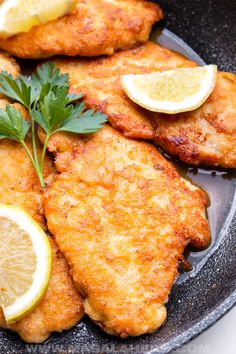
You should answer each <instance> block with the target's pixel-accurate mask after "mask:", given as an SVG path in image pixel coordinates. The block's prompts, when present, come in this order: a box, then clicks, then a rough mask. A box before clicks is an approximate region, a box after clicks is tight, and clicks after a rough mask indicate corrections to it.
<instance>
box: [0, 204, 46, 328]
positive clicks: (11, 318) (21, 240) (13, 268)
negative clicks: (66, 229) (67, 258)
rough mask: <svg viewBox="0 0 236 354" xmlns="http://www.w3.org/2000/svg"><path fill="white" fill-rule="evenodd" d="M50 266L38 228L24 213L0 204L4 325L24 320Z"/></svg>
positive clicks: (0, 297)
mask: <svg viewBox="0 0 236 354" xmlns="http://www.w3.org/2000/svg"><path fill="white" fill-rule="evenodd" d="M51 263H52V256H51V247H50V244H49V241H48V237H47V236H46V234H45V233H44V232H43V230H42V229H41V228H40V226H39V225H38V224H37V223H36V222H35V221H34V220H33V219H32V218H31V216H30V215H29V214H27V213H26V212H25V211H24V210H22V209H20V208H18V207H15V206H8V205H3V204H0V307H1V308H2V310H3V314H4V317H5V320H6V322H7V323H13V322H16V321H17V320H19V319H20V318H22V317H24V316H25V315H26V314H27V313H28V312H30V311H31V310H32V309H34V307H35V306H36V305H37V304H38V303H39V301H40V300H41V299H42V297H43V296H44V294H45V292H46V290H47V287H48V284H49V280H50V274H51Z"/></svg>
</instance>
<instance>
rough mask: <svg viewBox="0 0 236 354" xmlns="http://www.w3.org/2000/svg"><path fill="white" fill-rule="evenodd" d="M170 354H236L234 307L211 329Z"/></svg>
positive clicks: (235, 308) (235, 311)
mask: <svg viewBox="0 0 236 354" xmlns="http://www.w3.org/2000/svg"><path fill="white" fill-rule="evenodd" d="M172 354H236V307H234V308H233V310H231V311H230V312H229V313H228V314H227V315H225V316H224V317H223V318H222V319H221V320H219V321H218V322H217V323H216V324H215V325H213V327H211V328H210V329H208V330H207V331H205V332H204V333H202V334H201V335H200V336H199V337H197V338H196V339H194V340H192V341H191V342H189V343H188V344H187V345H185V346H184V347H182V348H180V349H178V350H176V351H175V352H173V353H172Z"/></svg>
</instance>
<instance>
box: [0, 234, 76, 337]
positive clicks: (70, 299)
mask: <svg viewBox="0 0 236 354" xmlns="http://www.w3.org/2000/svg"><path fill="white" fill-rule="evenodd" d="M50 244H51V247H52V275H51V280H50V284H49V288H48V290H47V292H46V295H45V296H44V298H43V300H42V301H41V303H40V304H39V305H38V306H37V307H36V308H35V310H34V311H32V312H31V313H30V314H28V315H27V316H26V317H24V318H23V319H22V320H20V321H18V322H16V323H14V324H11V325H9V326H7V325H6V323H5V321H4V317H3V314H2V312H1V309H0V327H2V328H7V329H10V330H12V331H14V332H17V333H18V334H19V335H20V337H21V338H22V339H23V340H24V341H25V342H28V343H41V342H43V341H45V340H46V339H47V338H48V337H49V336H50V335H51V333H52V332H61V331H62V330H64V329H70V328H71V327H73V326H75V325H76V324H77V323H78V322H79V321H80V319H81V318H82V317H83V307H82V301H81V297H80V295H79V293H78V291H77V290H76V289H75V286H74V283H73V280H72V278H71V275H70V269H69V267H68V264H67V262H66V260H65V258H64V257H63V255H62V254H61V252H60V250H59V249H58V247H57V246H56V244H55V242H54V240H53V238H51V237H50Z"/></svg>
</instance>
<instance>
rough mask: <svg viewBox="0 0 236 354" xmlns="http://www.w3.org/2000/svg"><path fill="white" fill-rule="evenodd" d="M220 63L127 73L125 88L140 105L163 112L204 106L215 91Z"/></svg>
mask: <svg viewBox="0 0 236 354" xmlns="http://www.w3.org/2000/svg"><path fill="white" fill-rule="evenodd" d="M216 77H217V66H216V65H206V66H202V67H196V68H183V69H174V70H169V71H164V72H161V73H159V72H155V73H151V74H144V75H124V76H122V78H121V82H122V85H123V88H124V90H125V92H126V93H127V95H128V96H129V98H130V99H131V100H132V101H134V102H135V103H137V104H138V105H140V106H142V107H144V108H146V109H148V110H150V111H153V112H162V113H169V114H174V113H180V112H186V111H192V110H194V109H196V108H198V107H200V106H201V105H202V104H203V103H204V102H205V101H206V99H207V98H208V97H209V96H210V94H211V93H212V91H213V89H214V87H215V83H216Z"/></svg>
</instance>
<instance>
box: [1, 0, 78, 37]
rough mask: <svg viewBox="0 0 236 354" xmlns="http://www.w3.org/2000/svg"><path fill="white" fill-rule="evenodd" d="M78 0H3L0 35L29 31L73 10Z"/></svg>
mask: <svg viewBox="0 0 236 354" xmlns="http://www.w3.org/2000/svg"><path fill="white" fill-rule="evenodd" d="M77 2H78V0H57V1H55V0H46V1H45V0H3V1H2V3H1V5H0V37H3V38H7V37H10V36H13V35H15V34H17V33H20V32H27V31H29V30H30V29H31V28H32V27H33V26H37V25H40V24H42V23H45V22H48V21H52V20H55V19H56V18H58V17H61V16H64V15H66V14H68V13H70V12H72V11H73V10H74V8H75V6H76V3H77Z"/></svg>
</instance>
